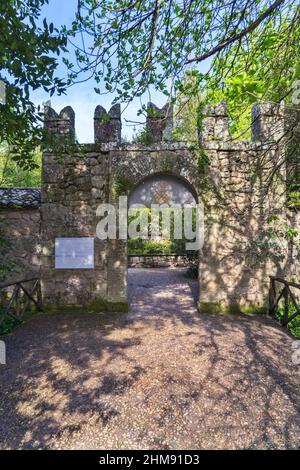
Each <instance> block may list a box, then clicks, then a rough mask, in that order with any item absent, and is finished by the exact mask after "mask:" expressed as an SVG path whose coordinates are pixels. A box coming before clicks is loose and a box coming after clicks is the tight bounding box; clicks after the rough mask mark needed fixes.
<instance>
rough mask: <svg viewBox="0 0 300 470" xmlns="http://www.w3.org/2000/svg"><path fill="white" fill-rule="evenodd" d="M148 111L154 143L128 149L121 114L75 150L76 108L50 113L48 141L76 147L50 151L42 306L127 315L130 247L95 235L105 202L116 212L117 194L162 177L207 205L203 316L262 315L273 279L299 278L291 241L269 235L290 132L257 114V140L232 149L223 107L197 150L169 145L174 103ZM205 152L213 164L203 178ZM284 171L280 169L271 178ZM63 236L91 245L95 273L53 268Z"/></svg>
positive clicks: (281, 192)
mask: <svg viewBox="0 0 300 470" xmlns="http://www.w3.org/2000/svg"><path fill="white" fill-rule="evenodd" d="M148 109H149V110H150V112H149V113H148V116H147V125H146V127H147V134H148V138H149V143H148V144H127V143H121V109H120V107H119V106H118V105H114V106H113V107H112V108H111V110H110V111H109V112H106V110H105V109H104V108H102V107H101V106H98V107H97V108H96V110H95V118H94V130H95V143H94V144H91V145H76V144H75V145H74V141H72V138H73V136H74V135H75V116H74V113H73V111H72V109H71V108H69V107H68V108H64V110H63V111H61V113H60V114H57V113H56V112H55V111H54V110H52V109H51V108H48V109H47V111H46V114H45V128H46V129H47V130H48V132H49V134H50V135H51V136H52V137H53V138H54V139H55V136H59V137H61V136H67V140H68V141H72V145H71V146H70V147H69V148H68V149H67V150H68V151H66V149H65V148H64V149H62V150H61V151H60V152H59V151H58V150H57V148H58V147H56V148H55V147H54V148H55V150H54V148H52V149H45V151H44V154H43V172H42V201H41V244H42V249H41V256H40V265H41V268H40V270H41V279H42V285H43V295H44V302H45V304H47V305H50V306H53V307H54V308H57V307H68V306H70V307H71V308H74V307H75V306H79V307H82V306H85V307H86V308H88V309H96V310H103V309H111V310H117V309H126V308H127V243H126V241H124V240H108V241H100V240H99V239H98V238H97V236H96V227H97V223H98V221H99V219H98V218H97V215H96V210H97V207H98V205H99V204H100V203H107V202H110V203H112V204H115V206H116V208H117V204H118V196H119V195H125V194H127V195H129V194H130V192H131V190H132V189H133V188H135V187H136V186H137V185H139V184H140V183H141V182H142V181H143V180H145V178H147V177H149V176H151V175H152V176H153V175H162V174H163V175H172V176H173V177H177V178H178V179H179V180H184V181H185V182H186V183H188V184H189V185H190V187H191V188H192V189H193V194H195V195H196V196H197V198H198V201H199V202H201V203H203V205H204V211H205V240H204V246H203V248H202V249H201V251H200V253H199V287H200V298H199V308H200V310H202V311H204V310H212V311H218V310H222V311H223V310H230V311H240V310H242V311H244V310H245V311H258V310H263V309H264V308H265V305H266V301H267V292H268V285H269V278H268V276H269V275H270V274H272V275H274V274H280V275H285V274H288V275H290V274H296V275H298V272H299V263H298V261H297V260H296V259H295V258H294V257H293V255H292V254H291V250H290V247H289V246H288V245H287V243H286V244H284V243H283V245H281V246H279V245H278V243H277V242H276V241H274V240H270V239H269V237H267V236H266V232H267V230H268V228H269V226H268V219H269V217H270V216H272V215H274V214H281V215H282V213H283V214H284V211H283V208H284V205H285V197H286V196H285V185H286V166H285V165H280V162H281V161H282V156H283V155H284V152H285V147H284V145H283V144H282V143H280V144H278V140H279V142H280V137H281V136H283V134H284V131H285V126H286V121H285V119H284V113H283V109H282V107H281V106H279V107H276V108H274V109H273V108H272V109H271V107H260V108H259V107H255V108H254V109H253V114H252V118H253V123H252V136H253V139H252V141H251V142H234V141H232V140H231V139H230V133H229V129H228V116H227V109H226V103H220V104H219V105H217V106H215V107H211V106H210V107H208V108H207V109H206V111H205V113H206V116H205V119H204V123H203V124H204V125H203V129H202V132H201V135H200V141H199V146H198V147H197V146H196V147H197V148H195V144H194V143H193V145H189V144H187V143H182V142H173V141H172V140H171V137H172V123H173V110H172V107H171V106H170V105H166V106H164V107H163V108H161V109H159V108H157V107H156V106H155V105H153V104H151V103H150V104H149V106H148ZM273 141H274V145H273ZM275 141H276V142H277V143H276V144H275ZM203 155H204V156H205V161H206V162H208V163H207V165H206V167H205V168H204V169H203V168H202V169H201V171H200V170H199V159H200V158H202V157H203ZM277 165H278V166H279V168H280V171H277V172H276V173H274V175H273V178H270V175H271V174H272V172H273V169H274V168H276V166H277ZM275 175H276V176H275ZM120 182H122V185H123V189H122V191H121V193H120V192H119V193H118V192H117V191H116V188H117V187H119V188H120V184H117V183H120ZM122 185H121V186H122ZM295 223H298V222H297V221H296V222H295ZM60 237H91V238H94V241H95V267H94V269H55V239H56V238H60Z"/></svg>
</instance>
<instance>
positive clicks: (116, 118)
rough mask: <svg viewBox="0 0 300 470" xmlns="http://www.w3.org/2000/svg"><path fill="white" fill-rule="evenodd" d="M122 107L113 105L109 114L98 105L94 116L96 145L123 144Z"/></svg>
mask: <svg viewBox="0 0 300 470" xmlns="http://www.w3.org/2000/svg"><path fill="white" fill-rule="evenodd" d="M121 128H122V123H121V106H120V105H119V104H115V105H113V106H112V107H111V108H110V110H109V112H108V113H107V111H106V109H104V108H103V107H102V106H100V105H98V106H97V107H96V109H95V114H94V135H95V143H96V144H98V143H108V142H116V143H120V142H121Z"/></svg>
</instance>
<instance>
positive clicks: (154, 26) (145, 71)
mask: <svg viewBox="0 0 300 470" xmlns="http://www.w3.org/2000/svg"><path fill="white" fill-rule="evenodd" d="M298 6H299V0H230V1H229V0H121V1H115V0H102V1H101V2H98V1H95V0H79V1H78V13H77V18H76V21H74V24H73V26H72V29H71V30H70V31H69V34H70V35H71V36H73V43H74V45H75V46H76V48H77V65H78V67H77V68H75V67H73V72H74V74H76V73H77V72H78V70H80V71H84V72H90V73H91V74H92V75H93V76H94V77H95V79H96V81H98V83H99V88H96V91H97V92H99V93H101V92H110V91H114V92H115V94H116V100H118V99H121V100H122V101H130V100H131V99H132V98H133V97H134V96H140V95H142V94H143V93H144V92H145V91H146V90H147V88H148V86H149V85H154V87H155V88H157V89H159V90H161V91H163V92H164V93H166V94H168V92H170V91H173V92H177V91H178V90H181V87H182V79H183V76H184V73H185V71H186V69H187V68H188V67H190V66H198V65H199V64H200V63H202V62H205V61H206V62H205V63H206V66H207V67H210V66H211V67H212V68H214V71H215V72H216V71H217V70H218V71H219V79H221V78H222V67H220V66H219V67H218V69H217V68H216V64H217V63H218V64H222V65H224V64H227V63H228V60H230V59H231V58H232V54H233V51H234V50H236V48H237V47H243V48H248V51H249V54H250V55H251V56H252V57H253V53H254V49H253V45H252V44H251V42H249V36H250V35H251V34H253V33H254V32H255V33H256V36H257V37H260V38H261V39H263V38H264V36H265V34H266V33H267V32H268V27H269V24H270V21H272V22H273V25H274V28H275V31H280V30H281V29H282V18H284V21H285V25H286V27H287V31H286V33H287V36H288V35H289V33H290V32H291V34H293V28H294V24H295V23H296V22H297V21H298V20H299V8H298ZM298 40H299V37H298ZM78 41H80V45H79V43H78ZM257 45H258V44H255V47H256V46H257ZM67 63H68V61H67ZM68 65H69V66H70V68H72V67H71V65H72V64H70V63H68ZM206 75H207V74H206V73H202V76H201V78H202V79H203V80H205V79H206Z"/></svg>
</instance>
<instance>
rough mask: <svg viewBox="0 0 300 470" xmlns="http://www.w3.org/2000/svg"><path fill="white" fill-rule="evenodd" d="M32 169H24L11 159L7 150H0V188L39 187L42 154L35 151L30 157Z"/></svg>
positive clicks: (39, 151)
mask: <svg viewBox="0 0 300 470" xmlns="http://www.w3.org/2000/svg"><path fill="white" fill-rule="evenodd" d="M31 158H32V169H30V170H29V169H24V168H23V167H22V166H20V165H19V164H18V162H17V161H16V160H15V159H14V158H13V155H12V154H11V153H10V152H9V150H8V148H7V147H6V148H4V149H3V150H0V186H4V187H10V186H11V187H18V188H29V187H40V186H41V166H42V152H41V150H37V151H35V152H34V153H33V155H32V157H31Z"/></svg>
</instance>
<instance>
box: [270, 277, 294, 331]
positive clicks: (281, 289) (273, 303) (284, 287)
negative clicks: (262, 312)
mask: <svg viewBox="0 0 300 470" xmlns="http://www.w3.org/2000/svg"><path fill="white" fill-rule="evenodd" d="M291 288H295V289H299V294H300V284H298V283H296V282H290V281H287V280H286V279H283V278H281V277H275V276H270V292H269V315H272V316H273V315H276V313H277V310H278V307H279V302H280V301H281V300H283V303H284V313H283V318H282V319H281V324H282V326H287V325H288V323H290V322H291V321H292V320H294V318H296V317H297V316H298V315H300V305H299V302H298V299H297V297H296V296H295V294H294V292H292V290H291ZM291 304H292V305H293V306H294V309H295V312H294V313H292V315H290V313H289V312H290V305H291Z"/></svg>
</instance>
